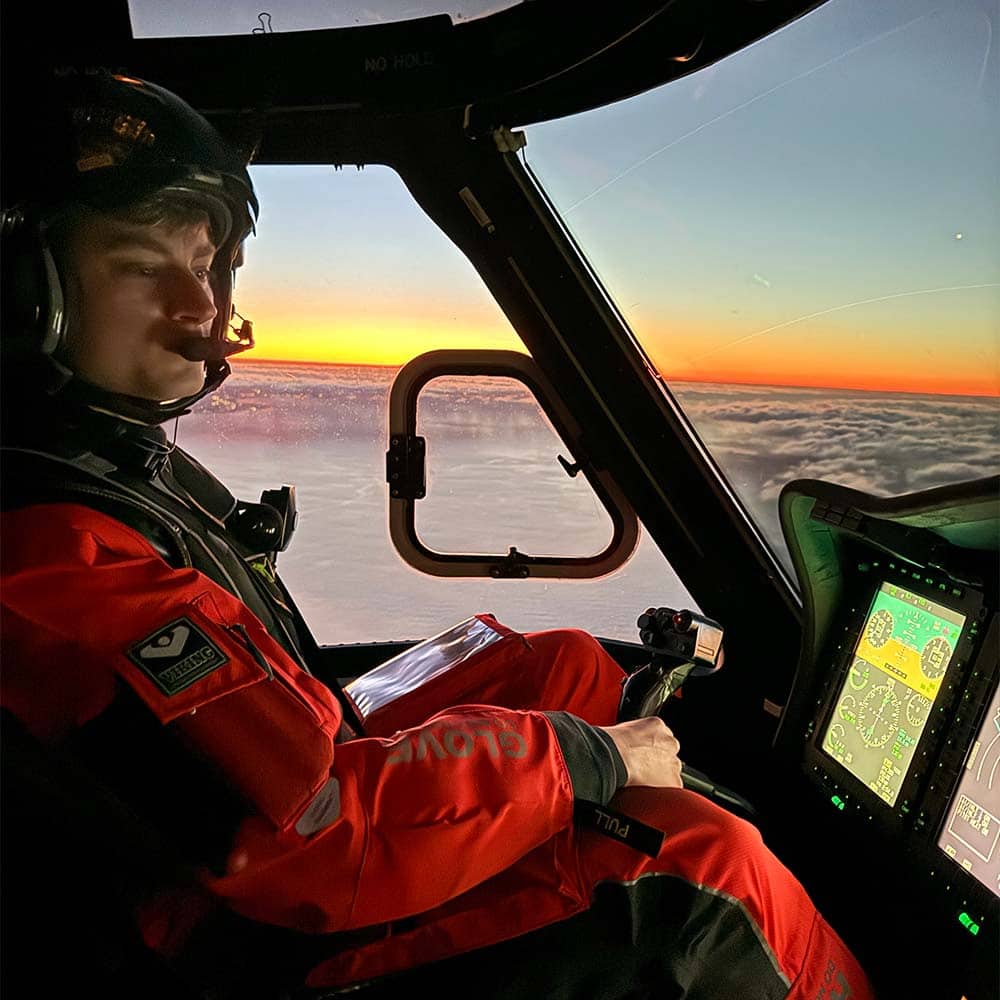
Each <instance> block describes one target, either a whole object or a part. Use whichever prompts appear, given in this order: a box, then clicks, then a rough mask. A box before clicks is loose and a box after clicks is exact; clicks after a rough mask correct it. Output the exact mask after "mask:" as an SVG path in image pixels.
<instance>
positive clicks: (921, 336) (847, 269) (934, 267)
mask: <svg viewBox="0 0 1000 1000" xmlns="http://www.w3.org/2000/svg"><path fill="white" fill-rule="evenodd" d="M176 6H177V8H178V10H182V9H187V8H188V7H190V8H191V9H192V10H197V9H198V8H196V7H195V6H194V5H193V4H192V5H187V4H179V5H176ZM321 6H322V5H317V4H316V3H313V4H307V3H299V4H295V3H291V4H287V5H285V6H284V7H283V8H282V16H283V17H285V16H287V17H289V18H291V17H292V15H293V13H294V12H295V11H296V10H299V11H300V12H301V15H302V16H303V17H305V16H307V15H308V16H312V15H313V14H315V13H316V11H320V8H321ZM153 7H154V8H162V5H153ZM389 7H394V11H393V12H394V13H396V14H399V13H400V11H413V12H418V11H419V12H420V13H428V12H429V11H430V7H429V6H428V5H426V4H414V5H411V6H410V7H400V6H399V5H381V6H380V5H377V4H376V5H369V8H370V9H369V11H368V14H369V15H370V16H371V17H373V18H374V19H378V18H379V17H382V16H384V11H385V10H388V8H389ZM488 7H489V5H479V7H478V8H477V9H479V10H484V9H488ZM233 9H234V10H235V9H236V8H233ZM248 9H249V8H248ZM239 10H240V11H242V10H243V8H239ZM345 10H347V8H345ZM310 11H312V14H310V13H309V12H310ZM471 12H472V7H469V8H467V13H470V14H471ZM272 13H273V12H272ZM320 13H322V11H320ZM341 13H343V12H341ZM203 16H205V17H208V14H207V13H206V14H204V15H203ZM212 16H213V17H214V16H215V15H214V14H213V15H212ZM220 16H221V14H220ZM296 16H297V15H296ZM323 16H325V15H323ZM366 16H367V15H366ZM414 16H416V15H414ZM212 23H214V22H212ZM289 23H290V22H289ZM996 28H997V9H996V4H995V2H994V0H948V2H947V3H941V2H937V3H935V2H933V0H882V2H880V3H878V4H872V3H870V2H868V0H829V2H828V3H826V4H823V5H821V6H820V7H819V8H817V9H816V10H814V11H813V12H811V13H810V14H808V15H806V16H805V17H803V18H801V19H799V20H797V21H795V22H793V23H791V24H789V25H787V26H786V27H785V28H783V29H782V30H780V31H779V32H777V33H775V34H774V35H772V36H769V37H768V38H765V39H762V40H761V41H760V42H758V43H756V44H755V45H752V46H750V47H748V48H747V49H745V50H743V51H742V52H740V53H737V54H735V55H734V56H732V57H730V58H729V59H726V60H723V61H722V62H720V63H718V64H715V65H713V66H710V67H707V68H705V69H703V70H700V71H698V72H696V73H693V74H691V75H689V76H687V77H684V78H682V79H680V80H677V81H675V82H673V83H671V84H669V85H667V86H666V87H662V88H659V89H657V90H654V91H650V92H647V93H646V94H641V95H638V96H637V97H634V98H631V99H629V100H627V101H623V102H620V103H618V104H616V105H614V106H610V107H606V108H598V109H595V110H593V111H590V112H587V113H585V114H581V115H575V116H572V117H569V118H566V119H562V120H558V121H553V122H547V123H542V124H539V125H535V126H532V127H530V128H528V129H527V130H526V135H527V147H526V151H525V157H526V160H527V163H528V164H529V166H530V167H531V168H532V170H533V171H535V172H536V173H537V175H538V176H539V177H540V179H541V181H542V183H543V185H544V186H545V188H546V191H547V192H548V193H549V195H550V196H551V198H552V199H553V201H554V203H555V205H556V207H557V209H558V210H559V212H560V214H561V215H562V217H563V219H564V220H565V222H566V224H567V225H568V227H569V228H570V229H571V231H572V232H573V234H574V235H575V236H576V237H577V239H578V241H579V243H580V245H581V247H582V248H583V250H584V252H585V253H586V254H587V256H588V258H589V259H590V261H591V262H592V264H593V265H594V267H595V269H596V271H597V273H598V274H599V276H600V278H601V279H602V281H603V282H604V284H605V286H606V287H607V288H608V290H609V293H610V294H611V296H612V298H613V300H614V301H615V303H616V304H617V306H618V308H619V309H620V310H621V312H622V314H623V315H624V317H625V319H626V321H627V322H628V323H629V325H630V327H631V328H632V330H633V331H634V333H635V334H636V336H637V338H638V340H639V341H640V343H641V344H642V346H643V348H644V349H645V350H646V352H647V353H648V354H649V356H650V357H651V359H652V360H653V362H654V363H655V365H656V366H657V368H658V369H659V370H660V371H662V372H663V373H664V375H665V376H666V377H667V378H668V380H669V379H673V380H677V381H684V380H693V381H714V382H730V383H732V382H737V383H738V382H745V383H754V384H787V385H830V386H834V387H854V388H857V389H865V390H870V389H879V390H894V391H906V392H917V393H927V392H930V393H941V394H959V395H961V394H977V395H987V396H989V395H1000V197H998V193H997V192H998V184H997V178H998V177H1000V64H998V56H997V46H996V43H995V40H994V33H995V30H996ZM234 30H235V29H234ZM245 30H248V31H249V30H251V28H249V27H247V28H246V29H245ZM275 30H280V24H278V21H277V19H276V20H275ZM253 173H254V178H255V183H256V185H257V186H258V188H259V192H260V196H261V203H262V213H261V219H260V225H259V236H258V237H257V238H256V239H255V240H254V241H253V242H252V245H251V246H250V248H249V253H248V264H247V267H246V268H245V272H244V273H241V275H240V282H239V287H238V298H237V302H238V305H239V308H240V311H241V312H242V313H244V314H245V315H248V316H250V317H252V318H253V319H254V321H255V328H256V330H257V333H258V341H259V344H260V346H259V348H258V351H257V352H255V354H256V356H258V357H271V358H275V359H288V360H295V359H298V360H315V361H333V362H346V363H365V362H367V363H373V364H398V363H402V362H403V361H405V360H407V359H408V358H410V357H412V356H414V355H416V354H419V353H421V352H422V351H424V350H428V349H431V348H440V347H456V346H473V347H475V346H490V347H503V348H513V349H523V347H522V345H521V344H520V341H519V340H518V338H517V337H516V335H515V334H514V332H513V331H512V330H511V328H510V325H509V323H508V322H507V320H506V318H505V317H504V316H503V315H502V313H501V312H500V310H499V308H498V307H497V306H496V304H495V302H494V301H493V300H492V298H491V297H490V296H489V294H488V292H487V291H486V289H485V287H484V286H483V285H482V283H481V281H480V279H479V278H478V276H477V275H476V274H475V272H474V271H473V269H472V267H471V265H470V264H469V263H468V261H467V260H466V259H465V258H464V257H463V256H462V255H461V253H460V252H459V251H458V250H457V249H456V248H455V247H454V246H453V245H452V244H451V243H450V242H449V241H448V240H447V239H446V238H445V237H444V236H443V235H442V234H441V233H440V232H439V231H438V230H437V229H436V228H435V227H434V226H433V224H431V223H430V222H429V220H427V218H426V217H425V216H424V215H423V214H422V212H421V211H420V210H419V208H418V207H417V206H416V205H415V203H414V202H413V200H412V198H411V197H410V195H409V194H408V192H407V191H406V190H405V188H404V187H403V185H402V183H401V182H400V181H399V179H398V177H396V175H395V174H394V173H393V172H392V171H390V170H388V169H387V168H384V167H377V166H369V167H367V168H365V169H364V170H360V171H359V170H356V169H355V168H353V167H346V168H344V169H343V170H340V171H333V170H331V169H330V168H327V167H273V166H259V167H255V168H254V170H253Z"/></svg>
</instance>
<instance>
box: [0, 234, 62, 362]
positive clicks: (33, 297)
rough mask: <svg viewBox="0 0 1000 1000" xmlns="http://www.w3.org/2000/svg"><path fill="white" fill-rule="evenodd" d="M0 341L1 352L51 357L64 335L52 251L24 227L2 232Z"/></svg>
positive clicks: (42, 240) (0, 254) (56, 274)
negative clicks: (23, 350) (2, 349)
mask: <svg viewBox="0 0 1000 1000" xmlns="http://www.w3.org/2000/svg"><path fill="white" fill-rule="evenodd" d="M0 271H2V281H3V284H2V285H0V323H2V326H0V336H2V337H3V341H4V347H5V349H11V348H14V349H17V348H22V349H25V350H29V351H32V352H40V353H42V354H51V353H52V352H53V351H54V350H55V349H56V347H57V346H58V345H59V341H60V339H61V336H62V331H63V322H64V320H63V296H62V287H61V284H60V282H59V275H58V272H57V270H56V266H55V261H54V259H53V257H52V251H51V250H50V249H49V247H48V245H47V244H46V242H45V240H44V238H43V237H42V235H41V233H40V231H39V229H38V228H37V227H35V226H32V225H30V224H28V223H26V222H21V223H20V224H17V225H13V226H7V227H4V229H3V236H2V242H0Z"/></svg>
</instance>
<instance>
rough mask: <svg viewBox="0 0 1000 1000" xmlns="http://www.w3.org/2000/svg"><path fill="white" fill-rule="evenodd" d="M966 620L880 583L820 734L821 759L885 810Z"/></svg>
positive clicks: (893, 801) (907, 765)
mask: <svg viewBox="0 0 1000 1000" xmlns="http://www.w3.org/2000/svg"><path fill="white" fill-rule="evenodd" d="M964 624H965V616H964V615H961V614H959V613H958V612H956V611H953V610H952V609H950V608H947V607H944V606H943V605H941V604H937V603H936V602H935V601H932V600H930V599H929V598H926V597H923V596H922V595H919V594H914V593H912V592H911V591H909V590H907V589H906V588H905V587H900V586H897V585H895V584H891V583H883V584H882V585H881V586H880V587H879V589H878V592H877V593H876V595H875V599H874V600H873V601H872V605H871V608H870V609H869V611H868V618H867V621H866V622H865V626H864V629H863V630H862V634H861V638H860V639H859V640H858V643H857V645H856V647H855V649H854V654H853V658H852V660H851V666H850V669H849V670H848V672H847V676H846V677H845V679H844V683H843V685H842V686H841V689H840V693H839V694H838V695H837V701H836V705H835V707H834V710H833V714H832V715H831V717H830V721H829V722H828V724H827V726H826V729H825V731H824V733H823V743H822V746H823V751H824V752H825V753H827V754H829V755H830V756H831V757H833V759H834V760H836V761H838V762H839V763H840V764H842V765H843V766H844V767H845V768H847V770H848V771H850V772H851V774H853V775H854V777H855V778H857V779H858V780H859V781H862V782H864V784H865V785H867V786H868V787H869V788H870V789H871V790H872V791H873V792H875V794H876V795H878V796H879V797H880V798H881V799H883V800H885V801H886V802H887V803H888V804H889V805H890V806H892V805H895V804H896V799H897V798H898V797H899V790H900V788H901V787H902V784H903V781H904V780H905V778H906V775H907V772H908V771H909V769H910V764H911V763H912V761H913V755H914V753H915V752H916V747H917V743H919V741H920V735H921V733H922V732H923V730H924V726H925V725H926V723H927V719H928V718H929V716H930V714H931V709H932V708H933V706H934V702H935V700H936V699H937V696H938V693H939V692H940V690H941V684H942V681H943V679H944V675H945V672H946V671H947V669H948V664H949V663H950V662H951V657H952V653H953V651H954V649H955V644H956V643H957V642H958V637H959V635H960V634H961V631H962V626H963V625H964Z"/></svg>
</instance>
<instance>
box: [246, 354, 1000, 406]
mask: <svg viewBox="0 0 1000 1000" xmlns="http://www.w3.org/2000/svg"><path fill="white" fill-rule="evenodd" d="M461 346H463V347H465V348H469V346H470V345H469V343H468V342H465V343H464V344H462V345H461ZM475 346H476V348H477V349H483V348H485V347H486V346H487V345H483V344H477V345H475ZM488 346H490V347H492V346H494V345H488ZM497 346H500V345H497ZM503 349H504V350H517V351H520V352H521V353H526V352H525V350H524V346H523V345H521V344H520V343H517V344H513V345H503ZM417 353H420V352H417ZM414 357H416V354H410V355H407V356H405V357H402V356H401V357H398V358H393V359H392V360H389V361H374V360H369V359H366V358H363V357H342V358H321V357H316V356H312V355H310V354H309V353H308V352H307V353H305V354H304V355H303V356H301V357H290V356H284V357H275V356H271V355H268V354H259V355H258V354H257V352H256V350H255V351H254V355H253V356H252V357H249V356H244V357H242V358H239V359H238V360H237V361H236V362H235V364H236V365H242V364H262V365H329V366H330V367H332V368H336V367H360V368H387V369H398V368H401V367H402V366H403V365H404V364H406V363H407V362H408V361H411V360H412V359H413V358H414ZM659 374H660V377H661V378H662V379H663V381H664V383H665V384H666V385H668V386H669V385H671V384H674V383H678V382H681V383H685V384H687V383H691V384H702V385H745V386H760V387H763V388H775V389H837V390H843V391H852V392H883V393H903V394H910V395H920V396H976V397H982V398H995V399H1000V388H998V387H997V384H996V380H995V379H994V380H992V381H991V380H989V379H982V380H981V381H980V382H974V381H970V380H966V381H962V382H959V381H958V380H952V381H949V382H947V383H943V382H942V380H941V379H938V380H936V381H935V382H934V383H933V384H932V383H931V382H930V380H929V379H928V380H924V381H922V382H921V381H920V380H915V379H911V380H908V381H903V380H896V381H888V380H884V381H881V382H876V381H873V380H869V381H868V382H867V383H864V382H863V380H861V379H852V380H845V381H843V382H837V383H834V382H832V381H822V380H820V379H818V378H812V379H809V378H808V377H806V376H803V377H802V378H801V379H799V380H792V379H784V378H780V377H777V376H774V375H770V376H769V375H766V374H763V373H761V374H760V375H756V376H748V375H747V374H746V373H741V374H736V373H726V372H714V373H712V374H705V375H702V376H691V375H684V376H680V375H670V373H669V372H664V371H660V373H659Z"/></svg>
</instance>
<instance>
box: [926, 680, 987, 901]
mask: <svg viewBox="0 0 1000 1000" xmlns="http://www.w3.org/2000/svg"><path fill="white" fill-rule="evenodd" d="M998 841H1000V688H998V689H997V691H996V693H995V694H994V695H993V700H992V701H991V702H990V706H989V708H988V709H987V710H986V718H985V719H983V724H982V725H981V726H980V727H979V732H978V733H976V738H975V739H974V740H973V741H972V746H971V747H970V749H969V756H968V757H967V758H966V760H965V768H964V769H963V771H962V777H961V778H960V779H959V782H958V788H957V790H956V791H955V796H954V798H953V799H952V800H951V805H950V806H949V807H948V818H947V819H946V820H945V822H944V826H943V827H942V830H941V836H940V837H939V838H938V847H940V848H941V850H942V851H944V853H945V854H947V855H948V857H949V858H951V859H952V860H954V861H955V862H956V863H957V864H960V865H961V866H962V867H963V868H964V869H965V870H966V871H967V872H971V874H972V875H973V876H975V877H976V878H977V879H979V881H980V882H982V883H983V885H985V886H986V887H987V888H989V889H992V890H993V892H995V893H996V894H997V895H998V896H1000V846H998Z"/></svg>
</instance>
